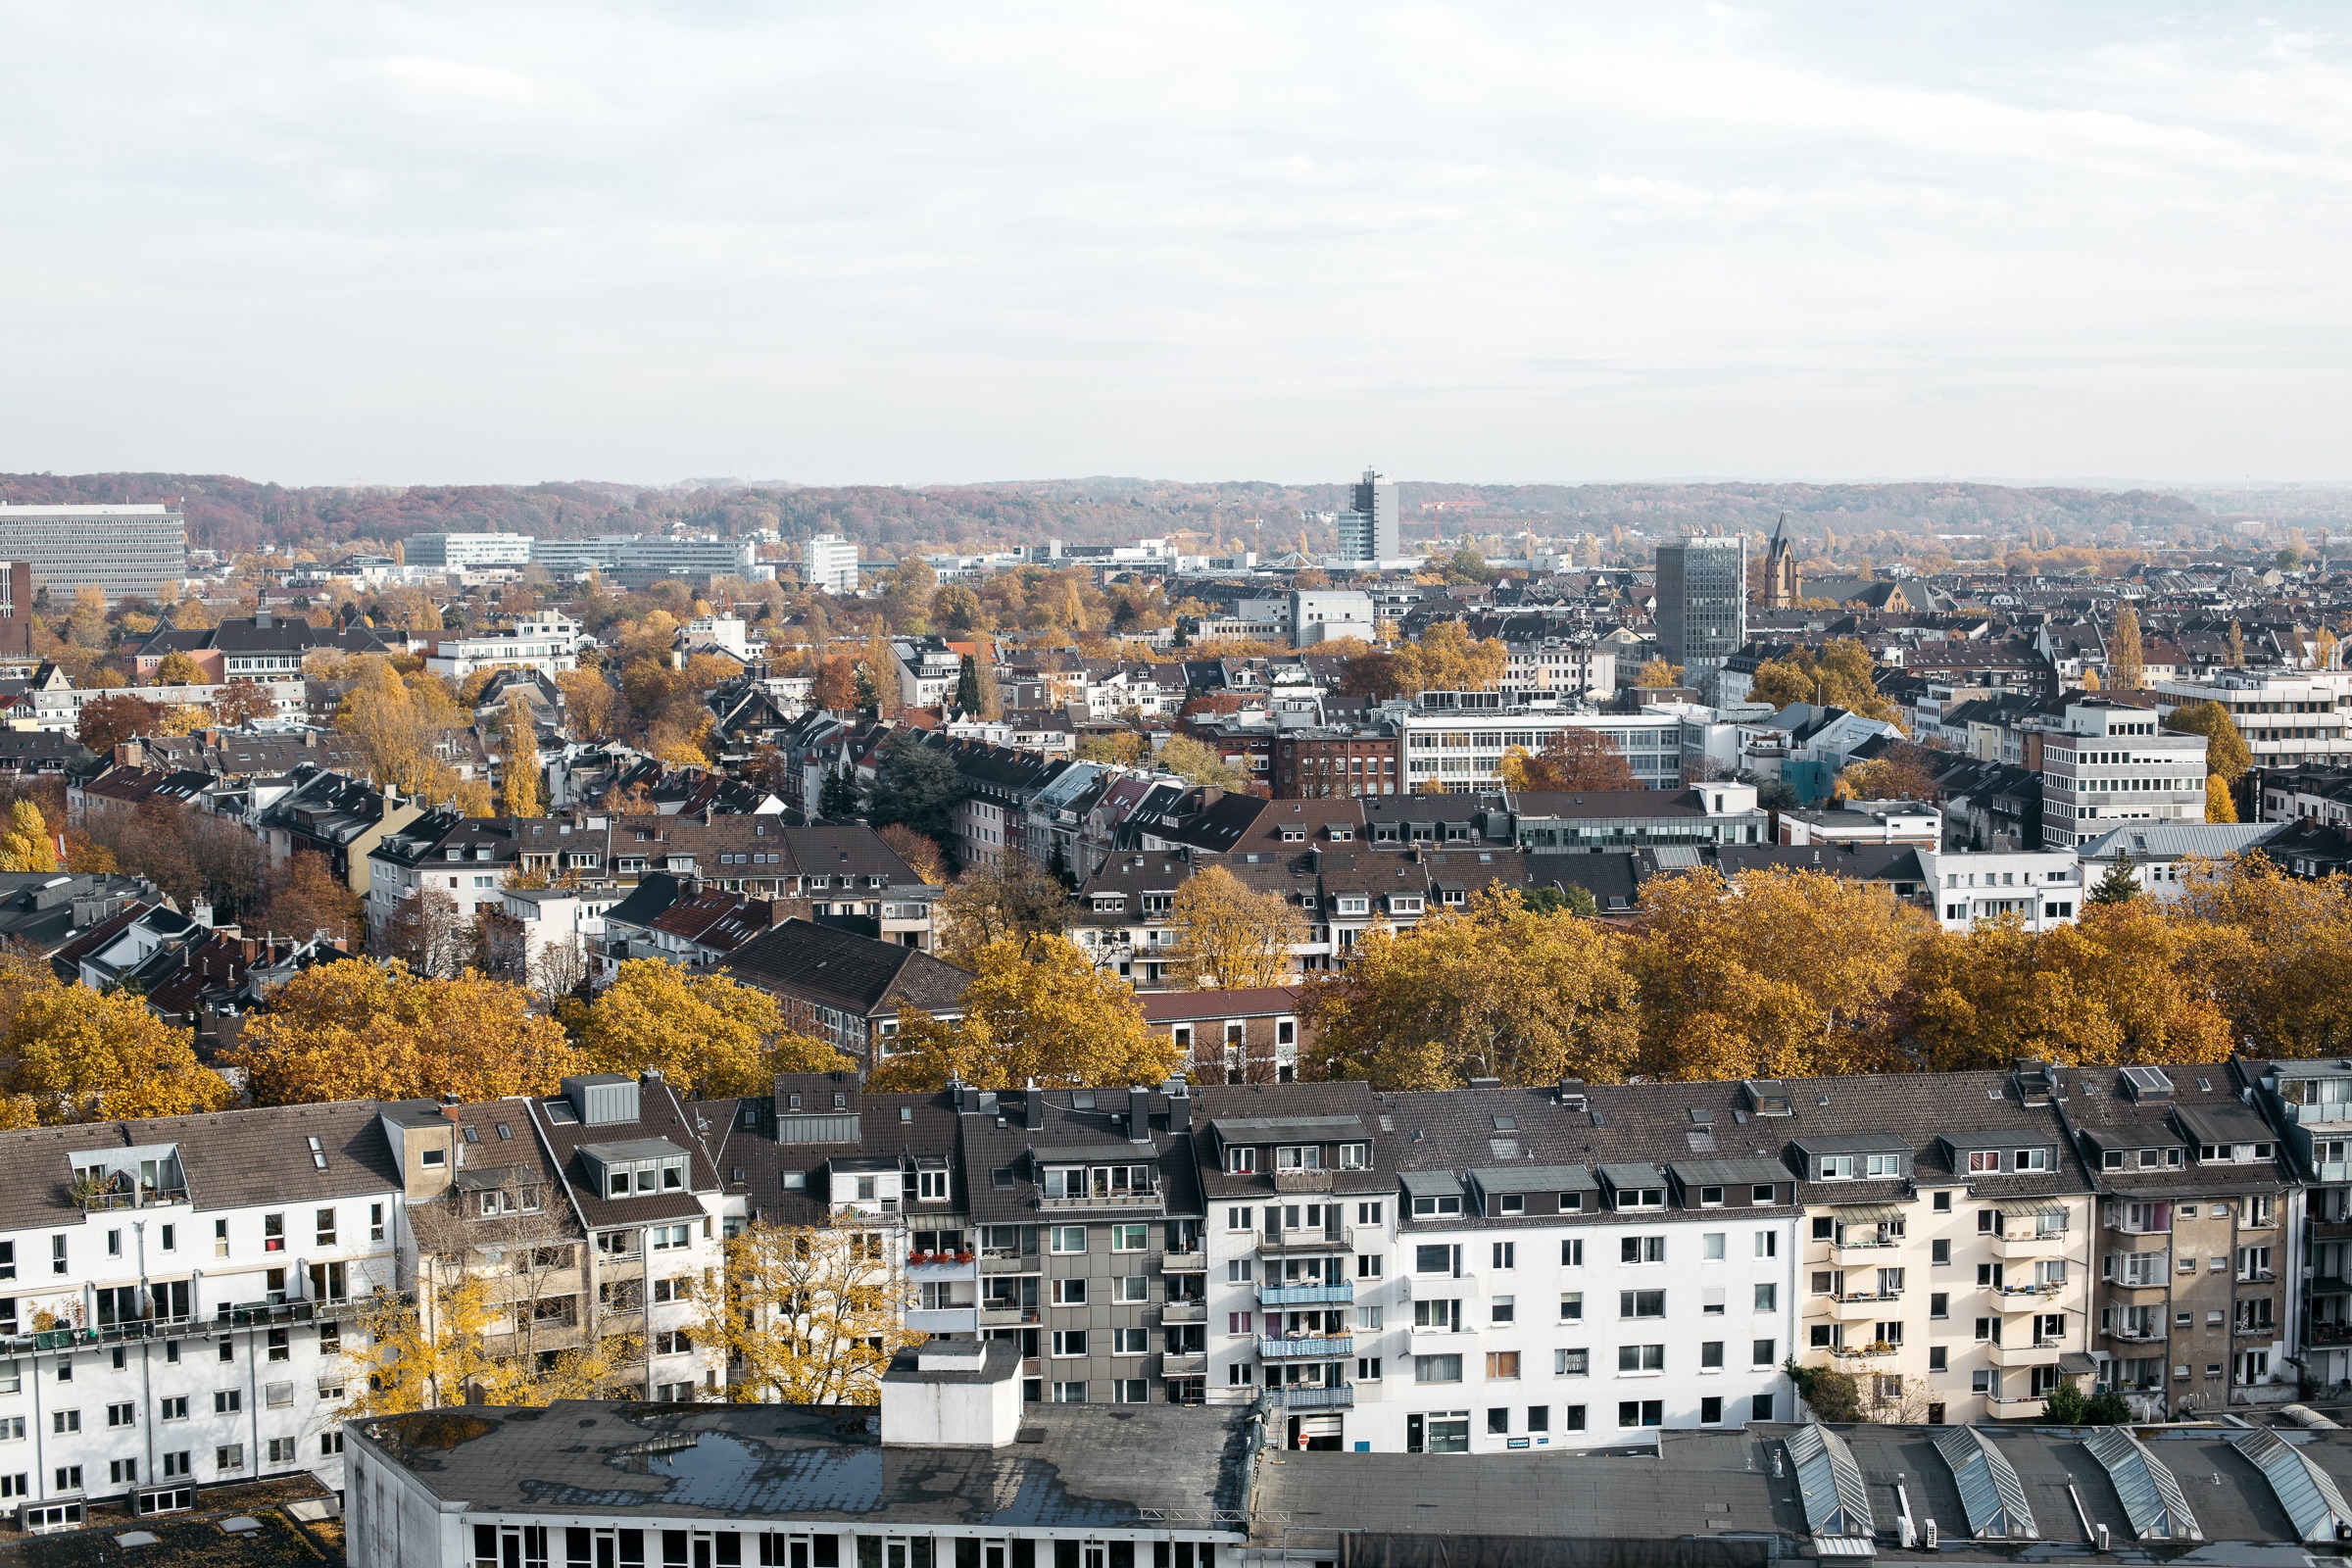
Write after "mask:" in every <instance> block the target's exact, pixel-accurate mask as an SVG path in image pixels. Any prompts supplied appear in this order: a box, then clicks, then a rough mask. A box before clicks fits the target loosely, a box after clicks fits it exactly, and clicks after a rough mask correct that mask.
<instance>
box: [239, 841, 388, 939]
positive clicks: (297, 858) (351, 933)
mask: <svg viewBox="0 0 2352 1568" xmlns="http://www.w3.org/2000/svg"><path fill="white" fill-rule="evenodd" d="M250 925H259V926H261V927H262V929H263V930H264V931H266V932H270V933H272V934H274V935H278V936H292V937H308V936H310V935H311V934H312V933H313V932H316V931H325V932H328V933H330V934H331V935H333V937H334V938H335V939H336V941H338V942H340V943H342V944H343V945H344V946H346V947H349V948H352V949H355V950H356V949H357V948H358V946H359V945H360V943H361V942H362V941H363V940H365V938H366V935H367V930H368V923H367V917H366V914H365V912H364V910H363V909H362V907H361V904H360V896H359V895H358V894H356V893H354V892H352V891H351V889H350V887H349V886H348V885H347V884H346V883H345V882H344V881H343V879H342V878H341V877H339V876H337V875H335V868H334V867H333V866H332V865H330V864H328V863H327V859H326V857H325V856H323V855H317V854H313V853H311V852H309V851H303V850H298V851H296V852H295V853H294V854H292V855H290V856H288V857H287V858H285V860H284V861H283V862H281V863H280V864H279V865H278V866H277V867H276V868H275V869H274V870H272V871H271V873H270V891H269V895H268V897H267V898H266V899H265V900H264V902H263V904H262V909H261V914H260V915H259V917H258V918H257V919H256V920H254V921H252V922H249V926H250Z"/></svg>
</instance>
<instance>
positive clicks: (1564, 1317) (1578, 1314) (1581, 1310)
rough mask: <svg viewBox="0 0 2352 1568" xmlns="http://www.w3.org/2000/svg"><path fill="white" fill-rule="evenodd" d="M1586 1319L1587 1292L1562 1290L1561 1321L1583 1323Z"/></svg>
mask: <svg viewBox="0 0 2352 1568" xmlns="http://www.w3.org/2000/svg"><path fill="white" fill-rule="evenodd" d="M1584 1320H1585V1293H1584V1292H1582V1291H1562V1292H1561V1293H1560V1321H1561V1322H1563V1323H1582V1322H1583V1321H1584Z"/></svg>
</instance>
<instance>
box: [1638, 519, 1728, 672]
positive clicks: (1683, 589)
mask: <svg viewBox="0 0 2352 1568" xmlns="http://www.w3.org/2000/svg"><path fill="white" fill-rule="evenodd" d="M1746 641H1747V541H1746V540H1744V539H1740V538H1730V539H1722V538H1705V539H1679V540H1677V541H1675V542H1674V543H1673V544H1665V545H1660V546H1658V652H1660V653H1661V654H1664V655H1665V656H1666V659H1667V661H1668V662H1671V663H1676V664H1680V665H1682V666H1683V679H1684V680H1685V681H1686V682H1687V683H1688V684H1690V685H1692V686H1698V687H1701V688H1702V689H1704V688H1705V687H1706V686H1707V685H1708V684H1709V681H1710V678H1711V677H1712V676H1713V675H1714V674H1715V673H1716V672H1717V671H1718V670H1720V669H1722V668H1723V664H1724V661H1725V660H1727V659H1729V658H1731V657H1732V655H1734V654H1736V653H1738V652H1739V651H1740V645H1741V644H1743V643H1745V642H1746Z"/></svg>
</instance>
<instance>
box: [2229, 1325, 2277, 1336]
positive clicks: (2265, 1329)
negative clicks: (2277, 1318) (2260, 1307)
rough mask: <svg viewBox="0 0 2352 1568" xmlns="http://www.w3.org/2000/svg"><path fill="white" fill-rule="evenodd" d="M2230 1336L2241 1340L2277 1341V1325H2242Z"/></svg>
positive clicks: (2231, 1331)
mask: <svg viewBox="0 0 2352 1568" xmlns="http://www.w3.org/2000/svg"><path fill="white" fill-rule="evenodd" d="M2229 1332H2230V1334H2231V1335H2233V1336H2234V1337H2236V1338H2238V1339H2241V1340H2275V1339H2277V1338H2278V1324H2276V1323H2240V1324H2238V1325H2237V1326H2236V1327H2235V1328H2233V1329H2231V1330H2230V1331H2229Z"/></svg>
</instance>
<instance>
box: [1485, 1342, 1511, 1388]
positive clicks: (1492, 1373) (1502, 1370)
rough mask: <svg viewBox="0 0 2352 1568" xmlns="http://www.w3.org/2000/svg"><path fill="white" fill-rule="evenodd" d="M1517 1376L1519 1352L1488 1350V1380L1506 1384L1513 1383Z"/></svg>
mask: <svg viewBox="0 0 2352 1568" xmlns="http://www.w3.org/2000/svg"><path fill="white" fill-rule="evenodd" d="M1518 1376H1519V1352H1518V1351H1517V1350H1489V1351H1488V1352H1487V1377H1488V1378H1489V1379H1490V1380H1492V1381H1496V1382H1504V1383H1508V1382H1515V1381H1516V1380H1517V1379H1518Z"/></svg>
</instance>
